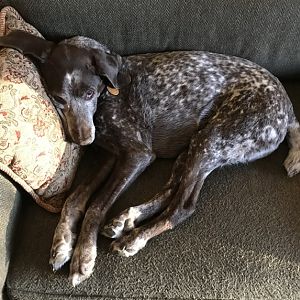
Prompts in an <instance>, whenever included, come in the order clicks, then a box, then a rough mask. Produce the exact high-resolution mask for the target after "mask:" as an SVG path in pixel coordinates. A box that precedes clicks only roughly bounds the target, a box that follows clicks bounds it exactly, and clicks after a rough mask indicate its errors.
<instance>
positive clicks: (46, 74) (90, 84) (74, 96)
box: [0, 30, 129, 145]
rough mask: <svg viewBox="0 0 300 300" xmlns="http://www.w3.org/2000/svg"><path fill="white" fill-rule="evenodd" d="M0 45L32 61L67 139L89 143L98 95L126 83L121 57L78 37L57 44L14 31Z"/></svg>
mask: <svg viewBox="0 0 300 300" xmlns="http://www.w3.org/2000/svg"><path fill="white" fill-rule="evenodd" d="M0 46H4V47H10V48H14V49H16V50H19V51H20V52H22V53H23V54H24V55H28V56H30V57H32V58H34V62H35V63H36V65H37V66H38V68H39V71H40V74H41V76H42V78H43V80H44V83H45V86H46V89H47V92H48V94H49V96H51V98H52V101H53V103H54V105H55V106H56V108H57V111H58V112H59V114H60V117H61V119H62V123H63V126H64V130H65V134H66V136H67V138H68V139H70V140H71V141H73V142H75V143H77V144H79V145H88V144H90V143H92V142H93V141H94V138H95V126H94V123H93V116H94V113H95V111H96V108H97V99H98V97H99V95H100V94H101V92H102V91H103V90H104V88H105V87H106V86H109V87H112V88H116V89H118V88H119V87H120V85H123V84H127V83H128V81H129V75H126V74H125V73H123V72H122V71H120V70H121V66H122V58H121V57H120V56H119V55H117V54H114V53H111V52H110V51H109V50H108V49H107V48H106V47H105V46H103V45H102V44H100V43H98V42H96V41H95V40H92V39H89V38H85V37H79V36H78V37H73V38H70V39H67V40H64V41H62V42H60V43H58V44H56V43H54V42H50V41H47V40H44V39H42V38H39V37H36V36H33V35H31V34H29V33H26V32H23V31H18V30H16V31H12V32H11V33H10V34H8V35H6V36H3V37H0Z"/></svg>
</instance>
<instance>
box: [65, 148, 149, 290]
mask: <svg viewBox="0 0 300 300" xmlns="http://www.w3.org/2000/svg"><path fill="white" fill-rule="evenodd" d="M153 160H154V155H153V153H152V152H151V151H150V150H148V149H147V148H142V149H138V150H137V149H134V150H133V151H129V152H126V153H123V154H122V155H120V157H119V158H118V160H117V162H116V164H115V166H114V169H113V172H112V173H111V175H110V177H109V179H108V180H107V182H106V183H105V185H104V187H103V189H101V191H100V192H99V194H98V195H97V196H96V197H95V198H94V200H93V201H92V202H91V205H90V206H89V208H88V209H87V211H86V214H85V217H84V220H83V223H82V227H81V231H80V235H79V238H78V241H77V244H76V248H75V250H74V254H73V257H72V261H71V265H70V279H71V281H72V284H73V286H76V285H78V284H79V283H81V282H82V281H83V280H85V279H86V278H88V277H89V276H90V275H91V274H92V272H93V268H94V264H95V259H96V256H97V236H98V231H99V228H100V227H102V226H103V225H104V223H105V217H106V214H107V212H108V210H109V209H110V207H111V206H112V204H113V203H114V202H115V201H116V199H117V198H118V196H119V195H120V194H121V193H122V192H123V191H124V190H125V189H126V188H127V187H128V186H129V184H130V183H131V182H133V181H134V179H135V178H136V177H137V176H138V175H139V174H140V173H141V172H142V171H143V170H144V169H145V168H146V167H147V166H148V165H149V164H150V163H151V162H152V161H153Z"/></svg>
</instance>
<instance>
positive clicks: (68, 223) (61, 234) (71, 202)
mask: <svg viewBox="0 0 300 300" xmlns="http://www.w3.org/2000/svg"><path fill="white" fill-rule="evenodd" d="M114 162H115V157H113V156H110V157H109V158H108V159H107V160H106V162H105V164H103V165H101V166H99V167H97V166H96V167H97V169H96V170H95V171H94V172H95V174H94V172H93V174H90V176H88V178H85V180H82V182H81V183H80V184H79V185H78V186H77V187H76V189H75V190H74V191H73V192H72V193H71V194H70V196H69V197H68V198H67V200H66V202H65V204H64V207H63V209H62V212H61V216H60V220H59V222H58V225H57V227H56V229H55V233H54V237H53V242H52V247H51V251H50V260H49V263H50V265H52V268H53V270H54V271H56V270H58V269H60V268H61V267H62V266H63V265H64V264H65V263H66V262H67V261H69V260H70V258H71V256H72V253H73V248H74V245H75V242H76V239H77V235H78V232H77V231H78V228H77V227H78V224H79V223H80V221H81V220H82V218H83V216H84V213H85V211H86V205H87V202H88V200H89V199H90V197H91V195H92V194H93V193H94V192H95V190H96V189H97V188H98V187H99V186H100V185H101V184H102V183H103V182H104V181H105V179H106V178H107V177H108V175H109V173H110V172H111V171H112V169H113V164H114ZM91 177H92V178H91Z"/></svg>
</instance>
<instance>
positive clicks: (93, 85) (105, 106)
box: [0, 31, 300, 286]
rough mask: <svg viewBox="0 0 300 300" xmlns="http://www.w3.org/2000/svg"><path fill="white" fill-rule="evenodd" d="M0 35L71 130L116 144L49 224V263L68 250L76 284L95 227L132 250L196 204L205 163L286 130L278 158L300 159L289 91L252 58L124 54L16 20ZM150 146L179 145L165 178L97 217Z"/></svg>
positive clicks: (290, 163)
mask: <svg viewBox="0 0 300 300" xmlns="http://www.w3.org/2000/svg"><path fill="white" fill-rule="evenodd" d="M0 45H2V46H8V47H12V48H15V49H17V50H19V51H21V52H23V53H24V54H25V55H30V56H32V57H34V58H35V60H36V61H37V65H38V67H39V69H40V72H41V75H42V77H43V79H44V81H45V85H46V88H47V90H48V93H49V94H50V95H51V97H52V99H53V102H54V104H55V105H56V107H57V110H58V112H59V113H60V116H61V118H62V120H63V124H64V128H65V132H66V134H67V138H68V139H69V140H71V141H73V142H75V143H78V144H80V145H87V144H90V143H92V142H94V143H95V144H96V145H98V146H99V147H103V148H104V149H106V150H108V151H109V152H111V153H112V154H113V155H112V156H111V159H110V160H108V161H107V162H106V164H105V165H103V166H101V167H99V171H98V172H97V174H96V175H95V176H94V178H93V180H92V181H91V182H89V184H86V183H82V184H81V185H79V186H78V188H77V189H76V190H75V191H74V192H73V194H71V195H70V196H69V198H68V199H67V200H66V203H65V206H64V208H63V210H62V213H61V219H60V221H59V224H58V226H57V228H56V231H55V235H54V240H53V245H52V250H51V258H50V263H51V264H52V266H53V269H54V270H57V269H59V268H60V267H61V266H62V265H64V264H65V263H66V262H67V261H69V260H70V259H71V258H72V260H71V266H70V277H71V281H72V283H73V285H74V286H75V285H77V284H79V283H80V282H82V281H83V280H84V279H86V278H88V277H89V276H90V275H91V273H92V271H93V267H94V262H95V258H96V246H97V236H98V231H99V229H101V230H102V232H103V233H104V234H105V235H106V236H108V237H111V238H114V239H116V240H115V241H114V242H113V244H112V247H113V249H114V250H115V251H118V252H119V253H120V254H121V255H124V256H131V255H134V254H136V253H137V252H138V251H139V250H141V249H142V248H143V247H144V246H145V245H146V243H147V242H148V241H149V240H150V239H151V238H153V237H155V236H157V235H158V234H161V233H162V232H164V231H166V230H169V229H172V228H174V226H176V225H178V224H179V223H181V222H183V221H184V220H185V219H186V218H188V217H189V216H190V215H191V214H192V213H193V212H194V211H195V206H196V202H197V200H198V198H199V193H200V191H201V188H202V185H203V183H204V180H205V179H206V177H207V176H208V175H209V174H210V173H211V172H212V171H213V170H215V169H216V168H218V167H221V166H224V165H228V164H236V163H244V162H249V161H253V160H255V159H258V158H261V157H264V156H266V155H268V154H270V153H271V152H272V151H274V150H275V149H276V148H277V147H278V145H279V144H280V143H281V142H282V141H283V139H284V138H285V136H286V134H287V132H288V133H289V142H290V147H291V149H290V152H289V155H288V157H287V159H286V160H285V162H284V166H285V168H286V170H287V172H288V175H289V176H293V175H295V174H297V173H298V172H299V171H300V126H299V123H298V121H297V120H296V117H295V115H294V112H293V107H292V104H291V102H290V100H289V97H288V95H287V93H286V91H285V90H284V88H283V86H282V85H281V83H280V82H279V81H278V79H277V78H275V77H274V76H273V75H272V74H270V73H269V72H268V71H266V70H265V69H263V68H261V67H260V66H258V65H256V64H254V63H252V62H250V61H247V60H245V59H242V58H237V57H232V56H227V55H221V54H215V53H208V52H202V51H179V52H167V53H156V54H141V55H133V56H129V57H126V58H121V57H120V56H119V55H116V54H114V53H112V52H110V51H109V50H108V49H107V48H106V47H105V46H104V45H102V44H100V43H98V42H96V41H94V40H92V39H89V38H85V37H74V38H70V39H67V40H64V41H62V42H60V43H58V44H54V43H52V42H49V41H45V40H43V39H41V38H37V37H33V36H31V35H30V34H26V33H24V32H18V31H15V32H13V33H11V34H10V35H8V36H5V37H2V38H1V39H0ZM156 157H177V159H176V161H175V164H174V167H173V171H172V175H171V178H170V180H169V181H168V182H167V184H166V185H165V187H164V188H163V190H162V191H161V192H160V193H159V194H157V195H155V196H154V198H153V199H151V200H150V201H148V202H145V203H144V204H141V205H139V206H136V207H131V208H129V209H127V210H126V211H124V212H123V213H121V214H120V215H119V216H117V217H116V218H114V219H113V220H112V221H111V222H110V223H108V224H107V225H106V226H105V221H106V220H105V216H106V214H107V211H108V210H109V209H110V207H111V206H112V204H113V203H114V202H115V201H116V199H117V198H118V197H119V196H120V194H121V193H122V192H123V191H124V190H125V189H126V188H127V187H128V186H129V185H130V184H131V183H132V182H133V181H134V180H135V178H137V176H138V175H139V174H140V173H141V172H143V171H144V170H145V168H146V167H147V166H149V165H150V164H151V163H152V162H153V161H154V160H155V158H156ZM100 184H103V185H102V189H100V191H98V192H97V195H96V197H95V198H93V200H92V201H91V202H88V200H89V198H90V197H91V195H92V194H93V193H94V192H95V191H96V189H97V188H98V187H99V185H100ZM154 216H155V217H154ZM142 221H146V222H145V223H144V225H140V224H141V222H142ZM80 222H82V223H81V229H80V234H79V232H78V225H79V224H80Z"/></svg>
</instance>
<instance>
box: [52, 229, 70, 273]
mask: <svg viewBox="0 0 300 300" xmlns="http://www.w3.org/2000/svg"><path fill="white" fill-rule="evenodd" d="M75 240H76V236H75V234H74V233H72V232H71V231H69V230H66V229H65V230H63V229H62V228H57V229H56V231H55V234H54V238H53V243H52V247H51V253H50V259H49V264H50V265H52V268H53V271H57V270H59V269H60V268H61V267H62V266H63V265H64V264H65V263H66V262H68V261H69V260H70V259H71V256H72V253H73V245H74V243H75Z"/></svg>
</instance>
